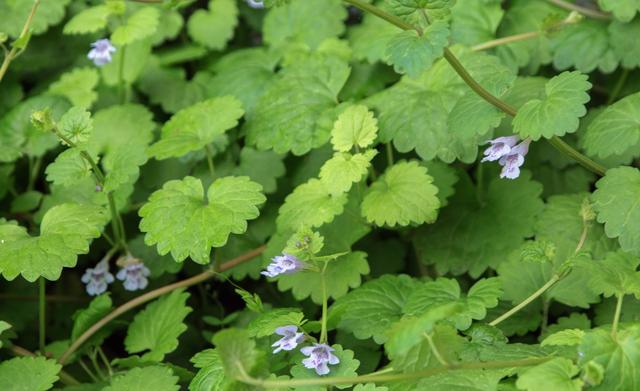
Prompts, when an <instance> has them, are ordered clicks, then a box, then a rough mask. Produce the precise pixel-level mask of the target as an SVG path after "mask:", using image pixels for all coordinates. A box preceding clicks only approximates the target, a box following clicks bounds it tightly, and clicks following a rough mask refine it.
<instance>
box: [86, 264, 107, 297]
mask: <svg viewBox="0 0 640 391" xmlns="http://www.w3.org/2000/svg"><path fill="white" fill-rule="evenodd" d="M81 281H82V282H83V283H85V284H87V288H86V289H87V293H88V294H90V295H91V296H97V295H99V294H101V293H104V292H105V291H106V290H107V285H108V284H111V283H112V282H113V274H111V273H109V260H108V259H103V260H102V261H100V262H98V264H97V265H96V266H95V267H94V268H88V269H87V270H86V271H85V272H84V274H83V275H82V278H81Z"/></svg>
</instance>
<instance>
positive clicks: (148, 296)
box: [58, 245, 266, 365]
mask: <svg viewBox="0 0 640 391" xmlns="http://www.w3.org/2000/svg"><path fill="white" fill-rule="evenodd" d="M265 249H266V246H264V245H263V246H260V247H258V248H255V249H253V250H251V251H248V252H246V253H244V254H242V255H240V256H238V257H236V258H234V259H232V260H230V261H227V262H225V263H223V264H222V265H220V269H219V271H220V272H224V271H226V270H229V269H231V268H234V267H235V266H237V265H239V264H241V263H244V262H246V261H249V260H251V259H253V258H255V257H257V256H258V255H260V254H262V253H263V252H264V250H265ZM215 275H216V272H215V271H213V270H206V271H204V272H202V273H200V274H197V275H195V276H193V277H189V278H187V279H185V280H182V281H178V282H174V283H173V284H169V285H165V286H163V287H161V288H158V289H154V290H152V291H150V292H147V293H145V294H143V295H140V296H138V297H136V298H135V299H132V300H129V301H128V302H126V303H124V304H122V305H121V306H119V307H118V308H116V309H115V310H113V311H111V312H110V313H109V314H108V315H107V316H105V317H104V318H102V319H100V320H99V321H97V322H96V323H94V324H93V326H91V327H89V328H88V329H87V330H86V331H85V332H84V333H82V335H80V336H79V337H78V338H77V339H76V340H75V341H73V343H71V345H70V346H69V347H68V348H67V350H65V352H64V353H62V355H61V356H60V359H58V361H59V362H60V364H62V365H64V364H65V363H66V362H67V360H68V359H69V356H71V354H73V353H74V352H75V351H76V350H78V348H80V346H82V344H83V343H85V342H86V341H87V340H88V339H89V338H91V336H92V335H94V334H95V333H96V332H98V331H99V330H100V329H102V328H103V327H104V326H106V325H107V324H108V323H109V322H111V321H112V320H114V319H115V318H117V317H119V316H120V315H122V314H124V313H126V312H128V311H130V310H132V309H134V308H136V307H138V306H140V305H142V304H144V303H146V302H148V301H151V300H153V299H155V298H158V297H160V296H162V295H165V294H167V293H170V292H172V291H174V290H176V289H181V288H187V287H190V286H192V285H196V284H199V283H201V282H203V281H206V280H208V279H210V278H213V277H214V276H215Z"/></svg>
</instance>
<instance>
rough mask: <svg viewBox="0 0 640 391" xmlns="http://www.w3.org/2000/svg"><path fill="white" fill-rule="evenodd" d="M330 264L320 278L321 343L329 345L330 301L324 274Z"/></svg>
mask: <svg viewBox="0 0 640 391" xmlns="http://www.w3.org/2000/svg"><path fill="white" fill-rule="evenodd" d="M327 265H328V263H326V262H325V264H324V268H323V269H322V274H321V277H320V281H321V284H322V322H321V328H320V343H324V344H326V343H327V315H328V311H327V301H328V300H329V299H328V297H327V281H326V280H327V278H326V276H325V274H324V272H325V270H326V269H327Z"/></svg>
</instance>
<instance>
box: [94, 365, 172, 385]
mask: <svg viewBox="0 0 640 391" xmlns="http://www.w3.org/2000/svg"><path fill="white" fill-rule="evenodd" d="M144 389H148V390H154V391H178V390H179V389H180V386H178V376H174V375H173V371H172V370H171V369H170V368H168V367H165V366H159V365H157V366H148V367H141V368H133V369H131V370H130V371H127V372H125V373H124V374H122V375H118V376H115V377H114V378H113V379H112V380H111V385H110V386H107V387H105V388H103V389H102V390H103V391H139V390H144Z"/></svg>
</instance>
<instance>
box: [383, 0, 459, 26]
mask: <svg viewBox="0 0 640 391" xmlns="http://www.w3.org/2000/svg"><path fill="white" fill-rule="evenodd" d="M454 4H455V1H453V0H390V1H389V7H390V8H391V10H392V11H393V13H394V14H396V15H398V16H402V17H403V18H404V19H406V20H408V21H410V22H412V23H414V24H416V25H418V24H420V25H421V24H424V23H427V24H428V23H431V22H433V21H437V20H442V19H445V20H446V19H448V18H449V17H450V15H451V7H452V6H453V5H454ZM425 19H426V20H425Z"/></svg>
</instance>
